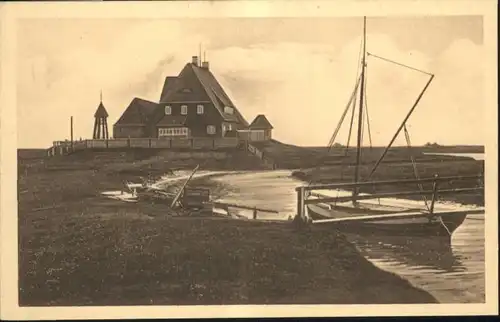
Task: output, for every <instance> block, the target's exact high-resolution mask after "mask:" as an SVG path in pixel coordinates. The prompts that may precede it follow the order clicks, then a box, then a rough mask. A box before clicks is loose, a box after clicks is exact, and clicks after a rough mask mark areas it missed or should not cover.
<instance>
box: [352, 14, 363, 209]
mask: <svg viewBox="0 0 500 322" xmlns="http://www.w3.org/2000/svg"><path fill="white" fill-rule="evenodd" d="M365 65H366V17H363V59H362V60H361V86H360V91H359V116H358V140H357V148H356V167H355V168H354V183H357V182H358V180H359V163H360V159H361V137H362V129H363V127H362V125H363V102H364V91H365V67H366V66H365ZM357 195H358V187H354V189H353V192H352V197H353V200H352V201H353V203H356V197H357Z"/></svg>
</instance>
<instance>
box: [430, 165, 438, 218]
mask: <svg viewBox="0 0 500 322" xmlns="http://www.w3.org/2000/svg"><path fill="white" fill-rule="evenodd" d="M434 178H435V179H436V180H434V183H433V185H432V201H431V206H430V208H429V212H430V213H431V215H432V214H434V203H435V202H436V199H437V197H438V181H437V178H438V175H437V174H435V175H434Z"/></svg>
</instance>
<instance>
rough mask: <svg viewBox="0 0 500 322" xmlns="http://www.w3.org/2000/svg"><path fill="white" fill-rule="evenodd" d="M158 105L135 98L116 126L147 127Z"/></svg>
mask: <svg viewBox="0 0 500 322" xmlns="http://www.w3.org/2000/svg"><path fill="white" fill-rule="evenodd" d="M157 107H158V104H156V103H154V102H150V101H146V100H143V99H140V98H137V97H135V98H134V99H133V100H132V102H130V104H129V106H128V107H127V109H125V111H124V112H123V114H122V116H121V117H120V118H119V119H118V121H117V122H116V123H115V125H125V124H134V125H146V124H147V123H148V121H149V119H150V117H151V116H152V115H153V114H154V112H155V111H156V109H157Z"/></svg>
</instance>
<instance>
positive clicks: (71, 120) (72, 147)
mask: <svg viewBox="0 0 500 322" xmlns="http://www.w3.org/2000/svg"><path fill="white" fill-rule="evenodd" d="M70 131H71V152H73V151H74V146H73V116H72V117H71V119H70Z"/></svg>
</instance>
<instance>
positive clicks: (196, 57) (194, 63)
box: [192, 56, 198, 66]
mask: <svg viewBox="0 0 500 322" xmlns="http://www.w3.org/2000/svg"><path fill="white" fill-rule="evenodd" d="M192 63H193V65H196V66H198V56H193V61H192Z"/></svg>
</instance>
